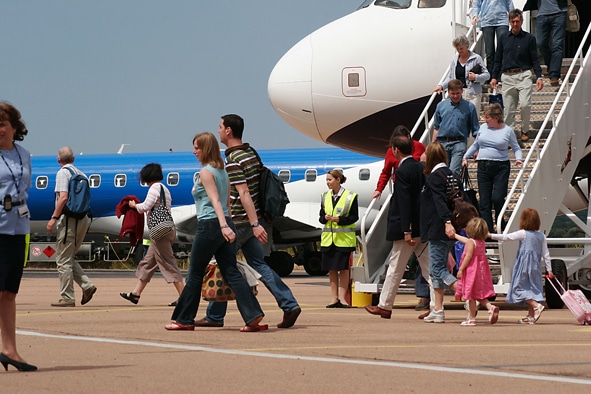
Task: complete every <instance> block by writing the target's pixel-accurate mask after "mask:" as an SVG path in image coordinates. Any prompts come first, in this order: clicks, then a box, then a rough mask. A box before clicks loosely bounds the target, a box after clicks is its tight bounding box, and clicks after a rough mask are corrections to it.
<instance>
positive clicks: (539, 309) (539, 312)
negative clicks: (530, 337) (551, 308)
mask: <svg viewBox="0 0 591 394" xmlns="http://www.w3.org/2000/svg"><path fill="white" fill-rule="evenodd" d="M544 309H546V308H545V307H544V305H542V304H538V306H536V307H535V308H534V323H535V322H537V321H538V319H539V318H540V316H541V315H542V312H544Z"/></svg>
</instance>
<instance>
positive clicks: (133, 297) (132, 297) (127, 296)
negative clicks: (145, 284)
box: [119, 292, 140, 305]
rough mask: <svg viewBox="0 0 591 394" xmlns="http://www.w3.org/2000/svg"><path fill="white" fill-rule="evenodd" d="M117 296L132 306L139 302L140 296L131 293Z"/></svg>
mask: <svg viewBox="0 0 591 394" xmlns="http://www.w3.org/2000/svg"><path fill="white" fill-rule="evenodd" d="M119 295H120V296H121V297H123V298H125V299H126V300H127V301H129V302H131V303H132V304H136V305H137V302H138V301H139V300H140V296H139V295H135V294H133V293H131V292H129V293H119Z"/></svg>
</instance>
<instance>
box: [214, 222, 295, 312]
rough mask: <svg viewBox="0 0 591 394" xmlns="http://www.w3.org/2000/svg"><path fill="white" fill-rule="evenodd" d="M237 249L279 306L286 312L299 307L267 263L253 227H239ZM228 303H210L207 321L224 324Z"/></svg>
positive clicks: (287, 288) (289, 291)
mask: <svg viewBox="0 0 591 394" xmlns="http://www.w3.org/2000/svg"><path fill="white" fill-rule="evenodd" d="M236 248H237V249H242V253H243V254H244V257H245V258H246V262H247V263H248V265H250V266H251V267H252V268H254V270H255V271H257V272H258V273H259V274H261V282H263V284H264V285H265V286H266V287H267V289H269V291H270V292H271V294H273V297H275V300H276V301H277V305H279V308H281V309H282V310H283V311H284V312H290V311H292V310H294V309H296V308H298V307H299V305H298V302H297V301H296V299H295V297H294V296H293V294H292V292H291V290H290V289H289V287H287V285H286V284H285V283H283V281H282V280H281V278H280V277H279V275H277V273H276V272H275V271H273V269H272V268H271V267H269V265H268V264H267V263H266V262H265V255H264V251H263V244H262V243H261V242H260V241H259V240H258V239H257V238H256V237H255V236H254V233H253V232H252V228H251V227H246V226H244V227H239V228H238V229H237V232H236ZM227 308H228V303H227V302H210V303H209V305H208V306H207V315H206V319H207V320H208V321H210V322H214V323H223V322H224V317H225V316H226V309H227Z"/></svg>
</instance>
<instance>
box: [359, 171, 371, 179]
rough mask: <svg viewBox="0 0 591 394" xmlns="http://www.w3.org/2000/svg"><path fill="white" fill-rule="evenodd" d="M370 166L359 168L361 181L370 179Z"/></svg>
mask: <svg viewBox="0 0 591 394" xmlns="http://www.w3.org/2000/svg"><path fill="white" fill-rule="evenodd" d="M369 175H370V172H369V168H362V169H360V170H359V180H360V181H369Z"/></svg>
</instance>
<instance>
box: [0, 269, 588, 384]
mask: <svg viewBox="0 0 591 394" xmlns="http://www.w3.org/2000/svg"><path fill="white" fill-rule="evenodd" d="M87 274H88V275H89V276H90V277H91V279H92V280H93V281H94V283H95V285H96V286H97V288H98V291H97V293H96V294H95V296H94V298H93V300H92V301H91V302H90V303H88V304H87V305H85V306H80V305H79V300H80V297H81V291H80V289H79V288H78V287H77V288H76V297H77V306H76V307H75V308H55V307H51V306H50V303H51V302H53V301H57V300H58V298H59V295H58V278H57V273H56V272H55V271H49V272H47V271H38V270H34V271H26V272H25V275H24V278H23V281H22V284H21V291H20V293H19V295H18V297H17V343H18V349H19V352H20V354H21V355H22V357H24V358H25V360H27V361H28V362H30V363H32V364H35V365H37V366H38V367H39V370H38V371H37V372H27V373H25V372H18V371H16V370H15V369H14V368H13V367H11V366H9V371H8V372H4V370H3V369H0V392H2V393H104V392H108V393H153V392H154V393H155V392H167V393H179V392H191V393H203V392H214V391H215V392H221V393H235V392H236V393H237V392H241V393H254V392H281V393H301V392H308V391H312V390H313V391H315V392H339V393H360V392H361V393H364V392H368V393H369V392H376V393H382V392H396V393H398V392H400V393H406V392H409V393H410V392H416V393H424V392H438V393H447V392H456V393H457V392H465V391H468V390H470V391H474V390H478V391H479V392H480V393H498V392H518V393H534V392H536V393H538V392H558V393H562V392H568V393H572V392H589V390H590V388H591V386H590V385H591V351H590V350H591V340H590V339H591V327H589V326H580V325H578V324H577V322H576V320H575V319H574V318H573V317H572V315H571V313H570V312H569V311H568V310H567V309H562V310H546V311H545V312H544V313H543V315H542V317H541V319H540V320H539V322H538V323H537V324H535V325H521V324H518V323H517V320H518V319H520V318H521V317H523V316H525V314H526V312H525V309H523V308H520V307H515V306H510V305H508V304H506V303H504V302H503V299H502V298H499V299H498V300H497V302H496V305H498V306H499V307H500V308H501V313H500V317H499V321H498V323H497V324H495V325H490V324H488V319H487V313H486V311H480V313H479V316H478V319H477V323H478V325H477V326H475V327H462V326H460V322H461V321H462V320H464V319H465V317H466V312H465V311H464V309H463V304H461V303H456V302H450V301H451V299H452V297H449V296H448V297H446V306H445V307H446V312H445V313H446V322H445V323H444V324H434V323H425V322H423V321H422V320H419V319H417V316H418V315H419V314H420V313H421V312H416V311H415V310H414V306H415V305H416V303H417V299H416V298H415V297H414V295H412V294H399V295H398V296H397V297H396V304H395V309H394V311H393V314H392V319H391V320H387V319H382V318H380V317H378V316H373V315H369V314H368V313H367V312H366V311H365V310H364V309H363V308H351V309H327V308H325V305H326V304H328V303H329V302H330V301H331V300H330V290H329V287H328V278H327V277H309V276H307V275H306V274H305V273H304V272H302V271H294V273H293V274H292V275H291V276H290V277H288V278H284V280H285V282H286V283H287V284H288V286H290V288H291V289H292V291H293V293H294V294H295V296H296V298H297V299H298V301H299V303H300V305H301V307H302V310H303V312H302V314H301V315H300V318H299V319H298V321H297V323H296V325H295V326H294V327H293V328H290V329H278V328H276V327H275V326H276V324H277V323H279V322H280V321H281V319H282V311H281V310H280V309H279V308H278V307H277V305H276V303H275V300H274V299H273V297H272V296H271V295H270V293H269V292H268V291H267V290H266V289H265V288H264V287H263V286H261V287H260V288H259V296H258V298H259V301H260V302H261V305H262V307H263V310H264V311H265V314H266V316H265V319H264V321H263V323H268V324H269V327H270V328H269V330H268V331H264V332H258V333H241V332H239V329H240V327H242V325H243V322H242V320H241V318H240V315H239V313H238V311H237V309H236V305H235V303H234V302H231V303H230V305H229V309H228V312H229V313H228V315H227V317H226V322H225V326H224V327H223V328H197V329H196V330H195V331H183V332H178V331H166V330H165V329H164V325H165V324H167V323H168V322H169V321H170V320H169V319H170V315H171V313H172V308H171V307H168V306H167V304H168V303H169V302H171V301H173V300H174V299H175V298H176V292H175V290H174V287H173V286H172V285H167V284H166V283H165V281H164V280H163V279H162V278H161V277H159V276H158V277H155V278H154V279H153V280H152V283H150V284H149V285H148V287H147V288H146V290H145V291H144V293H143V294H142V297H141V299H140V302H139V304H138V305H133V304H131V303H129V302H128V301H126V300H124V299H122V298H121V297H120V296H119V293H120V292H129V291H131V290H132V289H133V287H134V284H135V277H134V276H133V271H94V270H87ZM205 305H206V304H205V302H203V301H202V302H201V304H200V310H199V313H198V314H197V318H201V317H202V316H203V314H204V310H205Z"/></svg>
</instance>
